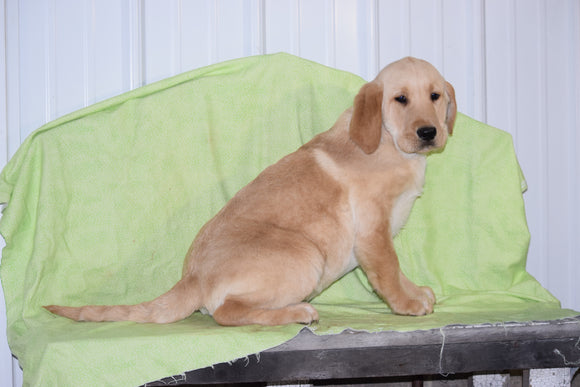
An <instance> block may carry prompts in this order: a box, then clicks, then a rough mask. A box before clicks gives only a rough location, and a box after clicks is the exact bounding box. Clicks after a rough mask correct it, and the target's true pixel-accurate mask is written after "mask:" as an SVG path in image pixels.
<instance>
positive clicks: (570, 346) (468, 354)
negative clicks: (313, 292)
mask: <svg viewBox="0 0 580 387" xmlns="http://www.w3.org/2000/svg"><path fill="white" fill-rule="evenodd" d="M579 366H580V316H577V317H574V318H567V319H563V320H554V321H539V322H527V323H505V324H482V325H451V326H446V327H443V328H440V329H431V330H426V331H413V332H393V331H391V332H379V333H367V332H357V331H345V332H343V333H341V334H336V335H324V336H317V335H315V334H314V333H312V332H311V331H310V330H309V329H306V328H305V329H303V330H302V331H301V332H300V334H299V335H297V336H296V337H295V338H293V339H292V340H290V341H288V342H286V343H284V344H282V345H280V346H277V347H275V348H272V349H269V350H267V351H264V352H262V353H259V354H256V355H250V356H248V357H247V358H242V359H237V360H235V361H232V362H229V363H221V364H216V365H214V366H212V367H207V368H203V369H199V370H193V371H189V372H186V373H185V374H182V375H175V376H171V377H168V378H164V379H162V380H158V381H155V382H152V383H148V384H146V385H144V386H146V387H149V386H162V385H167V384H172V385H179V384H213V383H242V382H243V383H246V382H269V383H280V382H288V383H292V382H297V381H320V380H343V381H345V380H346V381H348V380H349V379H357V380H360V379H365V380H366V379H368V380H369V381H372V380H373V378H385V377H401V376H421V375H442V376H449V375H452V374H467V373H476V375H475V376H474V378H473V384H474V385H486V386H496V385H499V386H502V385H507V384H506V382H505V378H502V377H497V376H490V375H496V374H498V373H501V372H502V371H507V370H528V369H531V370H532V371H531V372H530V380H532V384H531V385H534V386H536V385H537V386H542V387H549V386H565V385H569V384H570V380H571V369H574V368H576V367H579ZM540 369H557V370H552V371H550V372H547V373H546V372H542V371H540ZM536 370H537V371H536ZM534 378H535V379H536V380H541V384H537V383H536V384H534V383H533V380H534ZM566 383H567V384H566Z"/></svg>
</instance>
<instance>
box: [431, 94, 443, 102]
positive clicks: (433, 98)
mask: <svg viewBox="0 0 580 387" xmlns="http://www.w3.org/2000/svg"><path fill="white" fill-rule="evenodd" d="M439 97H441V94H438V93H431V101H437V100H438V99H439Z"/></svg>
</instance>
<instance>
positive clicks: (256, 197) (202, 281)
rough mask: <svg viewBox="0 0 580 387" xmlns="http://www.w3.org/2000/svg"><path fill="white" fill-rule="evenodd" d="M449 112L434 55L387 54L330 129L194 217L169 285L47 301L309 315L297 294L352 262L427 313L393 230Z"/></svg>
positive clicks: (447, 124)
mask: <svg viewBox="0 0 580 387" xmlns="http://www.w3.org/2000/svg"><path fill="white" fill-rule="evenodd" d="M456 111H457V107H456V102H455V92H454V89H453V87H452V86H451V84H449V83H448V82H446V81H445V80H444V79H443V77H442V76H441V75H440V74H439V72H438V71H437V70H436V69H435V68H434V67H433V66H431V65H430V64H429V63H427V62H425V61H422V60H419V59H415V58H410V57H409V58H404V59H402V60H399V61H397V62H394V63H392V64H390V65H389V66H387V67H386V68H384V69H383V70H382V71H381V72H380V73H379V74H378V76H377V77H376V78H375V79H374V80H373V81H372V82H369V83H367V84H365V85H364V86H363V87H362V88H361V89H360V92H359V93H358V95H357V96H356V97H355V99H354V106H353V107H352V108H349V109H347V110H346V111H345V112H344V113H343V114H342V115H341V116H340V117H339V118H338V121H337V122H336V123H335V124H334V126H333V127H332V128H331V129H330V130H328V131H326V132H324V133H321V134H319V135H317V136H316V137H314V138H313V139H312V140H311V141H310V142H308V143H306V144H305V145H304V146H302V147H301V148H299V149H298V150H297V151H295V152H294V153H292V154H290V155H288V156H286V157H284V158H282V159H281V160H280V161H278V162H277V163H276V164H274V165H272V166H270V167H268V168H266V169H265V170H264V171H263V172H262V173H261V174H260V175H259V176H258V177H257V178H256V179H255V180H254V181H252V182H251V183H249V184H248V185H247V186H245V187H244V188H242V189H241V190H240V191H239V192H238V193H237V194H236V195H235V196H234V197H233V198H232V199H231V200H230V201H229V202H228V203H227V204H226V205H225V207H224V208H222V209H221V211H219V213H218V214H217V215H216V216H215V217H214V218H213V219H211V220H210V221H209V222H208V223H206V224H205V225H204V226H203V228H202V229H201V231H200V232H199V234H198V235H197V237H196V238H195V240H194V241H193V244H192V246H191V247H190V249H189V251H188V253H187V256H186V259H185V264H184V268H183V276H182V278H181V280H180V281H179V282H178V283H177V284H176V285H175V286H174V287H173V288H172V289H171V290H169V291H168V292H167V293H165V294H163V295H161V296H160V297H158V298H156V299H154V300H152V301H148V302H144V303H142V304H138V305H116V306H83V307H64V306H55V305H51V306H46V307H45V308H46V309H48V310H49V311H51V312H53V313H55V314H59V315H62V316H65V317H68V318H71V319H74V320H78V321H120V320H129V321H136V322H155V323H170V322H174V321H178V320H181V319H184V318H186V317H188V316H189V315H190V314H192V313H193V312H194V311H197V310H201V311H202V312H206V313H209V314H211V315H212V316H213V318H214V319H215V321H216V322H217V323H218V324H221V325H246V324H262V325H281V324H289V323H303V324H309V323H311V322H313V321H317V320H318V313H317V311H316V310H315V309H314V307H312V305H310V304H309V303H307V302H305V300H308V299H311V298H312V297H314V296H315V295H317V294H318V293H320V292H321V291H322V290H324V289H325V288H326V287H328V286H329V285H330V284H332V283H333V282H334V281H336V280H337V279H339V278H340V277H342V276H343V275H344V274H346V273H348V272H349V271H351V270H353V269H354V268H355V267H356V266H358V265H360V266H361V268H362V269H363V270H364V272H365V273H366V275H367V277H368V279H369V281H370V283H371V284H372V286H373V288H374V290H375V291H376V292H377V293H378V294H379V295H380V296H381V297H382V298H383V299H384V301H386V303H388V305H389V306H390V307H391V309H392V310H393V312H394V313H397V314H403V315H424V314H428V313H432V312H433V304H434V303H435V295H434V293H433V291H432V290H431V289H430V288H429V287H425V286H423V287H420V286H417V285H415V284H414V283H413V282H411V281H410V280H409V279H408V278H407V277H406V276H405V275H404V274H403V272H402V271H401V269H400V267H399V261H398V258H397V254H396V252H395V249H394V247H393V240H392V238H393V236H394V235H395V234H396V233H397V232H398V231H399V230H400V229H401V227H402V226H403V225H404V223H405V221H406V219H407V217H408V215H409V212H410V210H411V207H412V205H413V202H414V201H415V199H416V198H417V196H419V195H420V194H421V192H422V188H423V183H424V176H425V165H426V158H425V156H426V154H427V153H429V152H431V151H433V150H436V149H441V148H442V147H444V145H445V142H446V140H447V136H448V135H449V134H451V132H452V129H453V124H454V121H455V115H456Z"/></svg>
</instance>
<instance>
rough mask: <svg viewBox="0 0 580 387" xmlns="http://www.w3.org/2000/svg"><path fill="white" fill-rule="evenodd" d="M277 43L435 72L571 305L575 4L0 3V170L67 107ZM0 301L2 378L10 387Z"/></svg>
mask: <svg viewBox="0 0 580 387" xmlns="http://www.w3.org/2000/svg"><path fill="white" fill-rule="evenodd" d="M279 51H286V52H289V53H292V54H295V55H299V56H301V57H304V58H307V59H311V60H314V61H316V62H319V63H322V64H326V65H329V66H332V67H336V68H339V69H344V70H348V71H351V72H354V73H357V74H359V75H361V76H362V77H363V78H365V79H371V78H373V77H374V75H375V74H376V73H377V72H378V70H379V69H380V68H381V67H383V66H384V65H386V64H387V63H389V62H391V61H392V60H395V59H398V58H399V57H402V56H406V55H414V56H418V57H422V58H424V59H427V60H429V61H431V62H432V63H433V64H434V65H435V66H436V67H438V68H439V69H440V71H441V72H442V73H443V74H444V75H445V77H447V79H448V80H450V81H451V83H453V84H454V86H455V89H456V92H457V99H458V104H459V110H460V111H462V112H463V113H466V114H468V115H470V116H472V117H474V118H476V119H478V120H481V121H484V122H487V123H489V124H491V125H494V126H497V127H499V128H501V129H504V130H506V131H508V132H510V133H511V134H512V135H513V137H514V140H515V146H516V152H517V154H518V157H519V160H520V163H521V166H522V168H523V170H524V173H525V175H526V177H527V180H528V185H529V190H528V192H527V193H526V194H525V200H526V207H527V215H528V222H529V226H530V230H531V233H532V243H531V246H530V251H529V259H528V270H529V271H530V272H531V273H532V274H533V275H535V276H536V278H537V279H538V280H539V281H540V282H541V283H542V284H543V285H544V286H545V287H547V288H548V289H549V290H550V291H551V292H552V293H553V294H554V295H556V296H557V297H558V298H559V299H560V300H561V301H562V304H563V306H564V307H568V308H573V309H576V310H580V285H579V283H580V278H579V277H580V203H579V202H580V182H579V177H580V155H579V154H580V151H578V149H580V134H579V133H578V131H579V130H580V74H579V71H580V2H579V1H578V0H413V1H402V0H215V1H204V0H195V1H194V0H0V168H1V167H2V166H4V165H5V164H6V162H7V160H8V159H9V158H10V157H11V156H12V155H13V154H14V152H15V151H16V149H17V148H18V146H19V144H20V143H21V142H22V140H23V139H24V138H25V137H26V136H27V135H28V134H29V133H30V132H31V131H33V130H34V129H36V128H37V127H39V126H40V125H42V124H43V123H45V122H47V121H50V120H53V119H55V118H57V117H59V116H61V115H63V114H66V113H69V112H71V111H73V110H76V109H79V108H82V107H84V106H87V105H89V104H92V103H94V102H97V101H100V100H103V99H105V98H108V97H111V96H114V95H117V94H120V93H122V92H124V91H127V90H130V89H134V88H136V87H139V86H142V85H144V84H147V83H150V82H153V81H156V80H160V79H162V78H165V77H168V76H171V75H174V74H178V73H180V72H183V71H187V70H190V69H194V68H197V67H200V66H205V65H208V64H211V63H215V62H219V61H224V60H227V59H232V58H238V57H243V56H248V55H256V54H264V53H274V52H279ZM474 141H477V139H476V138H474ZM1 297H2V295H1V293H0V298H1ZM4 308H5V306H4V302H3V300H0V331H1V332H2V333H0V386H11V385H14V386H19V385H21V375H20V373H19V372H20V371H19V369H18V365H17V363H16V362H13V360H12V357H11V355H10V352H9V350H8V347H7V345H6V341H5V340H6V338H5V335H4V333H3V332H4V331H5V309H4Z"/></svg>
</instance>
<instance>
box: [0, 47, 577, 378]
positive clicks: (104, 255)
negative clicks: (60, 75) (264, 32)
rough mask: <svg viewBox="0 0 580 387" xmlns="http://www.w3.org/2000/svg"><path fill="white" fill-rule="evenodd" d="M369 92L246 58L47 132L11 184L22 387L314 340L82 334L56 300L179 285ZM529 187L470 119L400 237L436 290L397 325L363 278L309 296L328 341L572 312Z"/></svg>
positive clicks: (246, 331)
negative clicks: (537, 263)
mask: <svg viewBox="0 0 580 387" xmlns="http://www.w3.org/2000/svg"><path fill="white" fill-rule="evenodd" d="M362 84H364V80H362V79H361V78H359V77H357V76H355V75H352V74H349V73H345V72H341V71H337V70H334V69H330V68H327V67H324V66H321V65H319V64H315V63H312V62H309V61H306V60H303V59H299V58H296V57H293V56H290V55H287V54H277V55H270V56H259V57H250V58H245V59H240V60H235V61H230V62H226V63H222V64H217V65H213V66H209V67H206V68H202V69H199V70H195V71H191V72H188V73H185V74H182V75H179V76H176V77H173V78H169V79H166V80H163V81H161V82H158V83H155V84H152V85H149V86H145V87H143V88H140V89H137V90H134V91H132V92H129V93H126V94H123V95H121V96H118V97H116V98H113V99H110V100H107V101H105V102H102V103H98V104H96V105H93V106H90V107H88V108H86V109H83V110H80V111H77V112H75V113H73V114H70V115H68V116H66V117H63V118H61V119H59V120H56V121H54V122H51V123H49V124H47V125H45V126H43V127H42V128H40V129H38V130H37V131H36V132H34V133H33V134H31V136H30V137H29V138H28V139H27V140H26V141H25V142H24V143H23V144H22V146H21V147H20V149H19V150H18V152H17V153H16V155H15V156H14V157H13V158H12V160H11V161H10V162H9V163H8V165H7V166H6V168H5V169H4V170H3V171H2V174H1V175H0V202H6V203H7V205H6V208H5V210H4V212H3V217H2V219H1V223H0V232H1V233H2V235H3V236H4V238H5V240H6V247H5V248H4V250H3V252H2V261H1V265H0V275H1V279H2V285H3V287H4V293H5V298H6V304H7V314H8V339H9V343H10V346H11V349H12V351H13V353H14V354H15V355H16V356H17V357H18V359H19V361H20V364H21V366H22V368H23V369H24V384H25V385H27V386H28V385H31V386H32V385H58V386H93V385H94V386H97V385H98V386H103V385H107V386H132V385H135V386H136V385H139V384H142V383H145V382H148V381H152V380H156V379H159V378H162V377H166V376H169V375H174V374H179V373H182V372H185V371H187V370H191V369H195V368H200V367H205V366H208V365H211V364H213V363H217V362H223V361H228V360H232V359H235V358H239V357H243V356H247V355H248V354H251V353H256V352H260V351H263V350H265V349H267V348H269V347H272V346H275V345H277V344H280V343H282V342H284V341H286V340H288V339H290V338H291V337H293V336H294V335H296V334H297V332H298V331H299V330H300V329H301V328H302V326H300V325H290V326H285V327H258V326H247V327H239V328H225V327H220V326H217V325H216V324H215V323H214V321H213V320H212V319H211V317H209V316H204V315H202V314H200V313H199V312H198V313H195V314H193V315H192V316H191V317H190V318H188V319H186V320H184V321H181V322H177V323H174V324H167V325H155V324H136V323H130V322H119V323H77V322H73V321H70V320H67V319H65V318H62V317H56V316H53V315H51V314H50V313H48V312H47V311H45V310H44V309H42V308H41V306H42V305H46V304H61V305H83V304H119V303H138V302H141V301H145V300H149V299H152V298H154V297H156V296H158V295H159V294H161V293H163V292H165V291H166V290H168V289H169V288H170V287H171V286H172V285H173V284H174V283H175V282H176V281H177V280H178V279H179V277H180V275H181V267H182V262H183V258H184V256H185V253H186V251H187V249H188V247H189V244H190V243H191V241H192V240H193V238H194V236H195V234H196V233H197V231H198V230H199V229H200V227H201V226H202V225H203V224H204V223H205V222H206V221H207V220H209V219H210V218H211V217H212V216H213V215H214V214H215V213H216V212H217V211H218V210H219V208H220V207H222V206H223V205H224V204H225V202H226V200H227V199H228V198H230V197H231V196H232V195H233V194H234V193H235V192H236V191H237V190H238V189H240V188H241V187H242V186H243V185H245V184H246V183H247V182H249V181H250V180H251V179H252V178H253V177H255V176H256V175H257V174H258V173H259V172H260V171H261V170H262V169H263V168H265V167H266V166H267V165H269V164H271V163H273V162H275V161H276V160H278V159H279V158H280V157H282V156H283V155H285V154H287V153H289V152H291V151H293V150H295V149H296V148H298V147H299V146H300V145H301V144H303V143H304V142H306V141H308V140H309V139H310V138H311V137H312V136H313V135H314V134H316V133H318V132H321V131H323V130H326V129H328V128H330V127H331V126H332V125H333V123H334V121H335V120H336V119H337V118H338V116H339V115H340V113H341V112H342V111H343V110H344V109H346V108H347V107H349V106H351V105H352V101H353V98H354V95H355V94H356V93H357V91H358V89H359V88H360V86H361V85H362ZM523 184H524V183H523V178H522V175H521V172H520V168H519V166H518V163H517V160H516V158H515V155H514V150H513V146H512V142H511V138H510V136H509V135H508V134H506V133H504V132H502V131H499V130H497V129H493V128H490V127H488V126H486V125H484V124H482V123H479V122H477V121H474V120H472V119H470V118H468V117H466V116H464V115H461V114H459V115H458V118H457V122H456V126H455V133H454V134H453V136H452V137H451V138H450V139H449V143H448V145H447V147H446V149H445V151H444V152H442V153H439V154H433V155H431V156H429V157H428V167H427V177H426V185H425V191H424V195H423V196H422V197H421V198H419V199H418V200H417V202H416V204H415V207H414V209H413V211H412V214H411V216H410V219H409V222H408V224H407V225H406V227H405V228H404V229H403V230H402V231H401V233H400V235H399V236H398V237H397V238H396V247H397V251H398V252H399V256H400V260H401V265H402V267H403V269H404V271H405V273H406V274H407V275H408V276H409V277H410V278H411V279H412V280H414V281H416V282H417V283H418V284H421V285H429V286H431V287H432V288H433V289H434V291H435V292H436V294H437V297H438V300H439V302H438V304H437V305H436V307H435V313H434V314H432V315H429V316H424V317H401V316H395V315H393V314H391V313H390V311H389V310H388V308H387V306H386V305H385V304H384V303H383V302H381V301H380V300H379V299H378V298H377V296H376V295H375V294H374V293H373V292H372V291H371V289H370V287H369V285H368V283H367V281H366V277H365V276H364V274H362V272H361V271H360V270H355V271H354V272H352V273H350V274H349V275H347V276H345V277H344V278H343V279H342V280H340V281H338V282H337V283H335V284H333V285H332V286H331V287H330V288H329V289H328V290H327V291H325V292H324V293H322V294H321V295H320V296H319V297H318V298H316V299H315V300H314V304H315V306H316V307H317V309H318V310H319V312H320V323H319V324H317V325H313V326H312V327H311V329H313V330H314V331H315V332H316V333H318V334H324V333H336V332H340V331H342V330H343V329H345V328H354V329H364V330H368V331H379V330H391V329H395V330H414V329H428V328H435V327H440V326H444V325H447V324H473V323H484V322H499V321H516V320H519V321H521V320H541V319H555V318H561V317H566V316H571V315H575V314H577V313H576V312H573V311H570V310H562V309H560V306H559V303H558V301H557V300H556V299H555V298H554V297H553V296H551V295H550V294H549V293H548V292H547V291H546V290H544V289H543V288H542V287H541V286H540V285H539V284H538V283H537V282H536V281H535V280H534V279H533V278H532V277H531V276H530V275H529V274H528V273H527V272H526V271H525V261H526V253H527V248H528V241H529V233H528V229H527V226H526V219H525V214H524V205H523V200H522V194H521V193H522V188H523Z"/></svg>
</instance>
